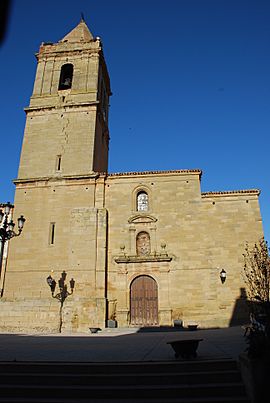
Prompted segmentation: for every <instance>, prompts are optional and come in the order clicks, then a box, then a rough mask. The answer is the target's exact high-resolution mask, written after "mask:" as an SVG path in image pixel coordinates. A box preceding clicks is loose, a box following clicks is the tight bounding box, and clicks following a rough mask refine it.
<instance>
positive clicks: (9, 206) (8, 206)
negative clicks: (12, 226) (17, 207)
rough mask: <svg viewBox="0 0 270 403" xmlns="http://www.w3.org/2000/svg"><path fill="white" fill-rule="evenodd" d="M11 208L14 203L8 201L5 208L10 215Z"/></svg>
mask: <svg viewBox="0 0 270 403" xmlns="http://www.w3.org/2000/svg"><path fill="white" fill-rule="evenodd" d="M11 208H12V204H11V203H10V202H7V204H6V205H5V210H4V212H5V214H6V215H9V213H10V210H11Z"/></svg>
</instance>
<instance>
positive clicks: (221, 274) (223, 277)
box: [219, 269, 227, 284]
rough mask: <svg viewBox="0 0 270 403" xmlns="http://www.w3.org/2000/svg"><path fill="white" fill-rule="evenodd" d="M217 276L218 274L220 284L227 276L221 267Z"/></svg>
mask: <svg viewBox="0 0 270 403" xmlns="http://www.w3.org/2000/svg"><path fill="white" fill-rule="evenodd" d="M219 276H220V280H221V282H222V284H223V283H225V281H226V278H227V273H226V271H225V270H224V269H222V270H221V271H220V273H219Z"/></svg>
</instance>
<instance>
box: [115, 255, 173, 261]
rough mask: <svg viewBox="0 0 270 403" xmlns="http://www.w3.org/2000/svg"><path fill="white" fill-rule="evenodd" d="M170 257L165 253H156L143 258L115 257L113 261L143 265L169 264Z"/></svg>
mask: <svg viewBox="0 0 270 403" xmlns="http://www.w3.org/2000/svg"><path fill="white" fill-rule="evenodd" d="M171 260H172V256H169V255H168V254H166V253H156V254H150V255H145V256H128V255H122V256H115V257H114V261H115V262H116V263H145V262H170V261H171Z"/></svg>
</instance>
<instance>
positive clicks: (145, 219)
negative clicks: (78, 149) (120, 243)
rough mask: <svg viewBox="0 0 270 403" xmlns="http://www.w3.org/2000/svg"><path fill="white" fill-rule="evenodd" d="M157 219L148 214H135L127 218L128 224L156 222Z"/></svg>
mask: <svg viewBox="0 0 270 403" xmlns="http://www.w3.org/2000/svg"><path fill="white" fill-rule="evenodd" d="M156 221H157V219H156V218H155V217H153V216H151V215H149V214H136V215H134V216H132V217H130V218H129V220H128V222H129V224H145V223H149V224H151V223H153V222H156Z"/></svg>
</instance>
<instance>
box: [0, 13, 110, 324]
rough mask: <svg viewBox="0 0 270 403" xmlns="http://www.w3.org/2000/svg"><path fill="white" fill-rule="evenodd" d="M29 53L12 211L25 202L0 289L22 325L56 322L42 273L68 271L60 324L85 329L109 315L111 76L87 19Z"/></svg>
mask: <svg viewBox="0 0 270 403" xmlns="http://www.w3.org/2000/svg"><path fill="white" fill-rule="evenodd" d="M36 57H37V61H38V64H37V71H36V78H35V82H34V89H33V94H32V96H31V99H30V103H29V106H28V107H27V108H26V109H25V111H26V125H25V132H24V140H23V145H22V152H21V160H20V166H19V172H18V178H17V179H16V180H15V181H14V183H15V184H16V192H15V201H14V204H15V211H14V214H15V216H16V215H17V214H19V212H23V213H20V214H23V215H24V216H25V217H26V220H27V226H26V229H27V231H26V232H27V234H26V236H25V237H23V238H22V239H21V242H20V243H18V242H17V240H16V239H14V242H13V243H12V245H10V248H9V258H8V263H7V269H6V275H5V286H4V287H3V288H4V294H3V295H4V298H5V301H6V302H7V304H6V305H5V306H6V307H7V308H6V309H7V310H8V311H9V312H11V311H12V312H15V311H16V309H15V310H14V309H13V306H15V305H14V304H17V306H20V312H21V316H22V317H24V326H25V328H32V329H38V328H39V327H40V324H41V323H42V326H43V327H44V328H45V327H46V329H49V331H54V329H55V326H57V321H58V301H57V300H55V299H53V300H52V298H51V295H50V293H48V290H47V285H46V284H45V283H44V279H46V278H47V277H48V275H49V274H50V272H51V271H54V273H55V276H59V275H60V274H61V273H63V271H65V273H67V274H68V276H69V277H72V278H74V280H75V282H76V286H75V289H76V292H75V293H74V299H73V300H72V301H71V298H70V307H69V308H68V307H67V310H66V320H65V326H64V328H65V329H66V330H67V329H69V331H70V329H72V331H82V330H83V329H87V326H89V323H96V324H97V325H98V326H103V325H104V323H105V318H106V306H107V305H106V304H107V302H106V298H107V295H106V293H107V291H106V284H107V283H106V273H107V260H106V247H107V238H106V237H107V225H108V219H107V217H108V215H107V210H106V208H105V201H104V200H105V178H106V172H107V166H108V143H109V129H108V105H109V96H110V95H111V91H110V80H109V76H108V72H107V68H106V63H105V60H104V56H103V51H102V43H101V40H100V38H94V37H93V35H92V34H91V32H90V31H89V29H88V27H87V25H86V23H85V22H84V20H81V21H80V22H79V24H78V25H77V26H76V27H75V28H74V29H73V30H72V31H71V32H70V33H68V34H67V35H66V36H65V37H64V38H63V39H62V40H60V41H59V42H57V43H42V44H41V46H40V49H39V52H38V53H37V55H36ZM58 278H59V277H58ZM44 284H45V286H46V287H44ZM29 301H30V302H29ZM8 304H9V305H8ZM41 306H42V308H40V307H41ZM39 308H40V309H39ZM41 311H42V313H41V314H40V312H41ZM26 312H27V313H26ZM24 313H26V314H24ZM26 317H27V320H26V319H25V318H26ZM51 318H52V319H51ZM12 321H14V318H13V317H12V316H10V319H9V318H7V319H6V322H5V326H12Z"/></svg>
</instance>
